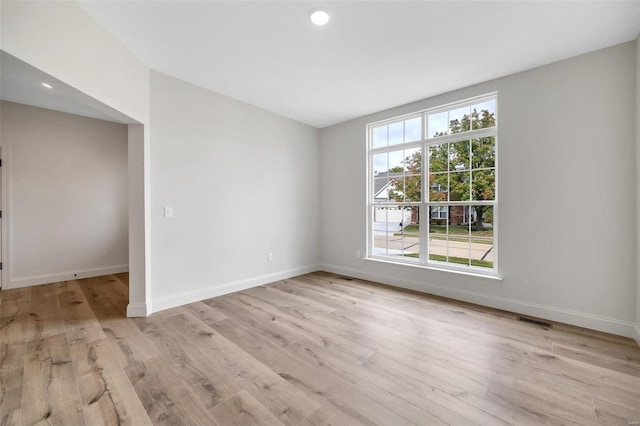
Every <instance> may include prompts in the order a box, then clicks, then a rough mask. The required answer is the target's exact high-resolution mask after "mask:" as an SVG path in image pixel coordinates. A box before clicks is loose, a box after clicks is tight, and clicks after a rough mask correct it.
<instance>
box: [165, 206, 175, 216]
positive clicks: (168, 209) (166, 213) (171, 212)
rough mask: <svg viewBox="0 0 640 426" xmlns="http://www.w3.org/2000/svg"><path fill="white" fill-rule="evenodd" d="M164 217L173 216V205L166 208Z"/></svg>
mask: <svg viewBox="0 0 640 426" xmlns="http://www.w3.org/2000/svg"><path fill="white" fill-rule="evenodd" d="M164 217H166V218H172V217H173V209H172V208H171V207H165V208H164Z"/></svg>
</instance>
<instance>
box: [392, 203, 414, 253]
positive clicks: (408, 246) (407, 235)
mask: <svg viewBox="0 0 640 426" xmlns="http://www.w3.org/2000/svg"><path fill="white" fill-rule="evenodd" d="M418 211H419V208H418V207H417V206H416V207H405V208H403V209H402V216H403V221H402V226H401V229H400V230H399V231H398V232H396V233H394V234H393V237H392V241H391V242H390V243H389V247H390V248H392V250H393V251H391V252H390V254H395V255H398V256H403V257H408V258H412V259H415V260H416V262H417V261H418V260H419V259H420V223H419V220H418ZM395 250H397V251H395ZM405 260H406V259H405Z"/></svg>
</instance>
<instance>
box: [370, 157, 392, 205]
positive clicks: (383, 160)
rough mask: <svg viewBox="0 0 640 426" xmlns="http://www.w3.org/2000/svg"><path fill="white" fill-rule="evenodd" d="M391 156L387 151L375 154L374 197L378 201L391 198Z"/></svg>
mask: <svg viewBox="0 0 640 426" xmlns="http://www.w3.org/2000/svg"><path fill="white" fill-rule="evenodd" d="M388 161H389V156H388V155H387V153H384V154H376V155H374V156H373V188H372V190H373V199H374V201H376V202H384V201H388V200H389V196H388V191H389V188H388V183H389V172H388V170H389V163H388Z"/></svg>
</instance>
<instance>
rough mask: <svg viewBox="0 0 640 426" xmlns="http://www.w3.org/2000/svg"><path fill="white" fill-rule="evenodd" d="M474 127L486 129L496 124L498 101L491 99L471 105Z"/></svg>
mask: <svg viewBox="0 0 640 426" xmlns="http://www.w3.org/2000/svg"><path fill="white" fill-rule="evenodd" d="M471 115H472V120H471V121H472V128H473V129H474V130H475V129H484V128H486V127H493V126H495V125H496V101H495V99H491V100H488V101H485V102H481V103H479V104H476V105H472V106H471Z"/></svg>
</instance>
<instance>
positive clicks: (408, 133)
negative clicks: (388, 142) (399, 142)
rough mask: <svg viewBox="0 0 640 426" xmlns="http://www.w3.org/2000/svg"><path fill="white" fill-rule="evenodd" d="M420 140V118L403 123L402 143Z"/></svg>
mask: <svg viewBox="0 0 640 426" xmlns="http://www.w3.org/2000/svg"><path fill="white" fill-rule="evenodd" d="M420 139H422V117H421V116H420V117H416V118H412V119H410V120H407V121H405V122H404V141H405V142H414V141H419V140H420Z"/></svg>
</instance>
